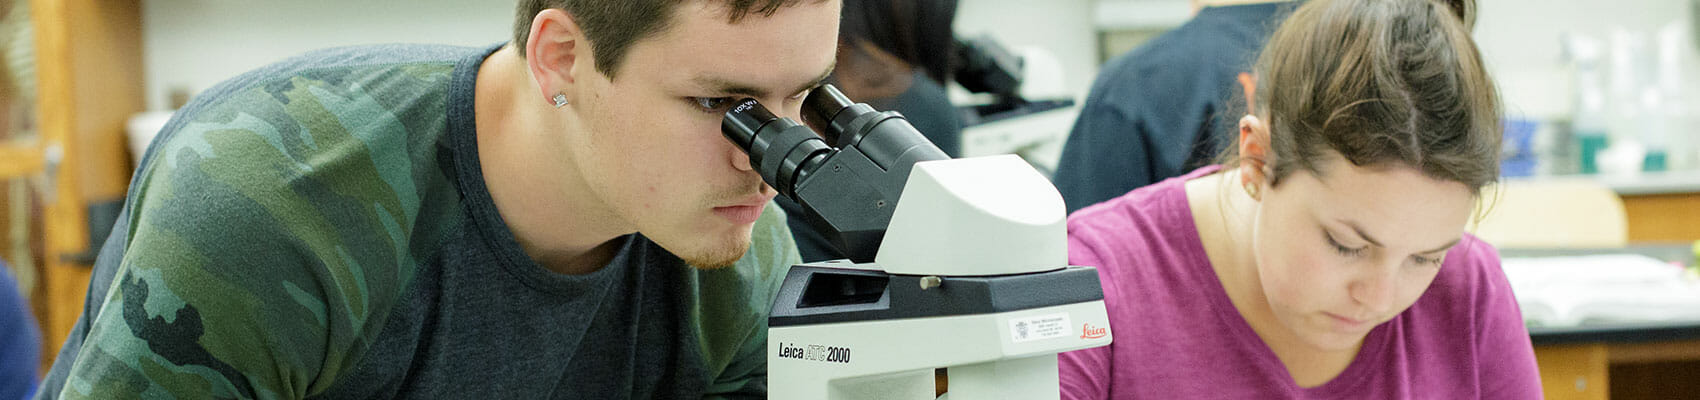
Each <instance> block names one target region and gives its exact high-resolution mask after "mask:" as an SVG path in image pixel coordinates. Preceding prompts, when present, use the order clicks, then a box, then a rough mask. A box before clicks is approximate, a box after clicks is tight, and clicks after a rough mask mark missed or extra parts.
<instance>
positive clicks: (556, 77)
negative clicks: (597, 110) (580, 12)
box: [525, 8, 594, 105]
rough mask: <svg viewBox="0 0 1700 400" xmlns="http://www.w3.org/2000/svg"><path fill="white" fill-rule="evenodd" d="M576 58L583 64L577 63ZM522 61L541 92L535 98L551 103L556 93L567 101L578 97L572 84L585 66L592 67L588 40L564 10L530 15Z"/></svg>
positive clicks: (549, 10)
mask: <svg viewBox="0 0 1700 400" xmlns="http://www.w3.org/2000/svg"><path fill="white" fill-rule="evenodd" d="M579 61H584V62H585V64H584V65H580V64H579ZM525 62H526V67H527V68H529V69H530V70H531V79H532V81H533V82H535V83H536V84H537V88H538V89H539V90H541V91H542V93H540V94H541V95H542V96H540V97H538V99H540V100H541V101H543V102H546V103H549V104H551V105H553V104H554V100H553V99H554V97H555V95H557V94H564V95H566V96H567V99H568V100H576V99H577V96H576V95H575V94H574V93H573V92H574V91H573V90H572V89H573V86H574V84H575V83H577V82H578V76H579V74H581V73H583V72H582V71H584V68H587V67H591V66H592V65H591V63H593V62H594V61H593V60H592V58H591V57H590V43H589V42H587V41H585V38H584V31H582V30H580V29H579V26H578V22H577V21H575V20H573V17H572V15H571V14H567V12H566V11H564V10H561V9H558V8H552V9H547V10H543V12H539V13H537V16H535V17H532V19H531V36H530V38H529V40H527V41H526V42H525Z"/></svg>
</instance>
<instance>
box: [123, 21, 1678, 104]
mask: <svg viewBox="0 0 1700 400" xmlns="http://www.w3.org/2000/svg"><path fill="white" fill-rule="evenodd" d="M849 1H855V0H849ZM960 1H961V3H960V4H959V6H958V14H957V19H956V30H957V32H958V33H959V34H963V35H975V34H982V33H984V34H990V35H992V36H993V37H995V38H997V39H998V40H999V41H1001V42H1003V43H1004V44H1006V45H1009V46H1012V47H1013V46H1032V47H1040V48H1043V49H1045V50H1047V51H1049V52H1050V53H1052V54H1053V55H1054V56H1056V59H1057V61H1058V62H1059V64H1060V69H1061V70H1062V74H1063V76H1062V77H1061V79H1062V83H1061V84H1062V86H1063V87H1064V90H1066V91H1069V92H1072V93H1073V94H1074V96H1076V97H1083V96H1085V94H1086V91H1087V90H1088V89H1089V87H1090V85H1091V83H1092V78H1093V77H1094V76H1095V75H1096V74H1097V72H1098V63H1097V46H1098V43H1097V42H1098V38H1097V27H1096V26H1094V25H1095V23H1094V21H1099V20H1103V19H1104V16H1100V15H1096V14H1097V11H1096V9H1097V7H1096V6H1097V3H1100V2H1103V3H1142V4H1143V5H1147V6H1149V5H1158V7H1157V8H1161V5H1163V4H1168V3H1174V4H1184V3H1185V2H1186V0H1048V1H1032V0H960ZM1477 4H1478V5H1479V6H1480V7H1481V18H1480V20H1479V21H1478V23H1477V28H1476V32H1475V33H1476V39H1477V41H1478V43H1479V45H1480V46H1481V49H1482V52H1483V54H1484V57H1486V59H1487V62H1488V65H1489V68H1490V69H1491V70H1492V72H1493V74H1494V77H1495V78H1496V79H1497V80H1498V82H1499V84H1500V86H1501V87H1502V89H1503V94H1504V97H1505V102H1506V104H1507V106H1508V111H1510V112H1512V113H1515V114H1521V115H1528V116H1533V117H1540V118H1547V117H1553V116H1561V115H1564V114H1566V113H1568V112H1569V101H1568V97H1567V96H1568V90H1569V84H1568V82H1566V81H1565V79H1564V77H1563V75H1562V73H1561V71H1562V69H1561V68H1560V65H1559V64H1558V62H1559V61H1558V59H1559V44H1558V37H1559V34H1560V32H1564V31H1575V32H1582V33H1588V34H1594V35H1597V36H1601V37H1604V35H1605V34H1606V33H1607V32H1609V31H1610V29H1611V28H1612V27H1614V26H1627V27H1639V28H1642V29H1651V27H1656V26H1659V25H1662V24H1664V23H1668V22H1670V21H1673V20H1675V19H1676V18H1678V17H1679V16H1682V15H1685V14H1686V13H1687V12H1688V11H1687V7H1686V2H1685V0H1617V1H1600V0H1479V1H1478V3H1477ZM512 9H513V7H512V1H511V0H510V1H497V2H490V1H465V0H415V1H399V0H382V1H332V0H295V1H288V2H278V1H260V0H144V2H143V20H144V24H143V42H144V46H145V51H144V56H143V57H144V62H145V64H146V65H145V66H144V67H145V71H146V72H145V78H146V82H145V88H146V93H147V102H148V103H147V104H148V107H149V108H150V109H155V110H158V109H163V108H165V107H166V106H167V105H168V104H167V100H166V98H167V93H168V92H169V90H170V89H169V88H173V87H181V88H185V89H188V90H190V91H191V92H198V91H200V90H204V89H206V88H208V87H210V86H212V85H213V84H216V83H218V82H219V81H222V80H224V79H227V78H230V77H232V76H235V75H236V74H239V73H241V72H244V71H247V70H250V69H253V68H257V67H259V66H262V65H265V64H267V63H270V62H272V61H276V60H278V59H281V58H284V57H288V56H290V55H294V54H297V53H300V52H303V51H307V50H311V49H317V48H322V47H329V46H338V45H351V44H364V43H387V42H424V43H449V44H461V45H484V44H491V43H496V42H499V41H502V40H505V39H506V37H507V36H508V30H509V26H510V25H511V23H512V20H511V13H512ZM1099 22H1100V23H1101V21H1099ZM1695 80H1700V78H1697V79H1695Z"/></svg>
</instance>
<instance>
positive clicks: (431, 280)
mask: <svg viewBox="0 0 1700 400" xmlns="http://www.w3.org/2000/svg"><path fill="white" fill-rule="evenodd" d="M499 47H500V46H492V47H488V48H460V47H447V46H420V45H389V46H369V47H353V48H340V49H330V50H324V51H318V52H314V53H309V54H306V55H303V56H300V57H297V58H293V59H290V60H286V61H284V62H281V63H278V64H274V65H272V66H269V67H266V68H263V69H261V70H258V71H255V72H251V73H248V74H245V75H243V76H240V77H237V78H235V79H233V80H231V81H227V82H225V83H222V84H220V85H219V86H217V87H214V88H213V89H211V90H209V91H208V93H207V94H205V95H203V96H201V97H200V98H198V99H196V100H195V101H194V102H192V103H191V104H190V105H188V106H187V107H185V108H184V109H183V110H181V111H180V112H179V113H178V115H177V116H176V117H175V118H174V119H173V120H172V121H171V122H170V123H168V124H167V126H166V127H165V129H164V131H163V132H162V133H161V135H160V137H159V138H158V139H156V140H155V142H154V143H153V146H152V147H151V148H150V150H149V151H148V154H147V155H146V156H145V157H144V159H143V162H142V165H141V167H140V169H139V170H138V171H137V174H136V177H135V178H134V180H133V181H132V182H131V185H130V191H129V193H128V198H127V199H126V201H125V206H124V212H123V214H122V215H121V216H120V218H119V222H118V224H117V226H115V227H114V229H113V234H112V237H111V239H109V240H108V241H107V243H106V244H105V245H104V246H103V247H102V250H101V255H100V257H99V261H98V262H97V263H96V266H95V271H94V277H93V279H92V280H91V282H90V285H89V294H88V297H87V304H86V305H85V309H84V312H83V317H82V318H81V319H80V320H79V321H78V323H77V326H76V327H75V330H74V331H73V332H72V335H71V337H70V339H68V340H67V342H66V343H65V347H64V349H63V351H61V352H60V354H59V358H58V359H57V360H56V362H55V363H54V366H53V369H52V371H51V372H50V373H49V375H48V377H47V379H46V380H45V381H44V382H43V387H42V389H41V391H40V394H39V395H38V397H37V398H39V399H53V398H61V397H62V398H95V399H114V398H173V397H175V398H196V399H200V398H261V399H294V398H329V399H339V398H362V399H364V398H557V399H577V398H585V399H652V398H653V399H683V398H762V397H763V396H765V391H766V386H765V385H766V358H765V351H766V332H767V319H766V316H767V310H768V307H769V304H770V303H771V302H772V299H773V296H774V293H775V292H776V291H777V290H778V284H779V281H780V280H781V279H783V276H784V269H785V267H786V266H788V265H790V264H792V263H795V262H796V261H797V254H796V248H795V246H794V245H793V243H792V241H791V234H790V233H789V231H788V230H787V229H786V225H785V223H784V216H783V214H782V212H780V211H779V210H778V208H777V207H774V206H771V205H770V206H769V207H768V212H767V213H765V214H764V215H763V217H762V219H761V220H760V221H759V222H757V224H756V227H755V235H754V237H755V242H754V244H753V245H752V246H751V248H750V250H749V252H748V253H747V254H745V255H744V258H743V259H742V260H740V261H739V262H738V263H737V265H736V266H734V267H731V268H723V269H716V270H699V269H695V268H691V267H689V266H687V265H685V264H684V262H683V261H681V260H680V259H679V258H677V257H675V256H673V255H672V254H670V253H668V252H667V251H665V250H663V249H662V248H660V247H659V246H657V245H656V244H655V243H653V242H651V241H649V240H648V239H646V238H644V237H643V236H642V235H641V234H633V235H627V236H625V237H621V238H618V239H616V240H617V241H618V244H619V245H620V246H621V250H620V251H619V253H618V255H616V256H615V258H614V260H613V261H612V262H611V263H610V264H609V265H608V266H606V267H605V268H602V269H601V270H598V271H597V272H593V273H590V274H587V275H579V276H569V275H560V274H554V273H550V272H547V270H545V269H543V268H542V267H540V266H538V265H537V264H536V263H535V262H533V261H532V260H531V259H530V258H529V257H527V256H526V255H525V254H524V253H523V252H522V251H521V250H520V248H519V245H518V244H517V243H516V242H515V240H514V238H513V236H512V234H511V233H510V231H509V230H508V228H507V226H506V225H505V224H504V223H503V222H502V219H501V216H500V215H498V214H497V212H496V208H495V205H494V203H493V202H492V201H491V199H490V196H489V193H488V192H487V191H486V190H485V187H484V181H483V177H482V175H481V172H480V168H479V161H478V153H477V149H476V148H475V146H476V140H475V137H474V130H473V126H474V122H473V111H472V110H473V86H474V83H475V82H476V79H475V78H476V76H477V70H478V67H479V65H480V64H481V62H482V61H483V60H484V58H485V57H487V56H488V55H489V54H490V53H492V52H493V51H495V50H496V49H498V48H499Z"/></svg>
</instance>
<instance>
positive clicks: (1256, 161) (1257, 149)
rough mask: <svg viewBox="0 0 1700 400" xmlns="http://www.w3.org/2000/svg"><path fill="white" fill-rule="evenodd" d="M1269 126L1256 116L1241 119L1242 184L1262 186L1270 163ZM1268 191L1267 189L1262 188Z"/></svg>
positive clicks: (1266, 180)
mask: <svg viewBox="0 0 1700 400" xmlns="http://www.w3.org/2000/svg"><path fill="white" fill-rule="evenodd" d="M1269 156H1270V153H1269V125H1268V124H1266V123H1264V122H1263V120H1262V119H1259V118H1257V116H1255V115H1246V116H1244V117H1241V118H1240V160H1239V161H1240V167H1239V168H1240V180H1241V182H1240V184H1241V185H1245V184H1255V185H1259V186H1262V185H1264V184H1265V183H1267V182H1268V177H1267V176H1265V172H1266V171H1268V168H1267V167H1268V161H1269ZM1260 189H1267V188H1260Z"/></svg>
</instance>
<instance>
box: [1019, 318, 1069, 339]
mask: <svg viewBox="0 0 1700 400" xmlns="http://www.w3.org/2000/svg"><path fill="white" fill-rule="evenodd" d="M1073 326H1074V324H1071V323H1069V322H1068V314H1046V315H1040V316H1035V317H1026V318H1016V319H1011V320H1009V339H1010V341H1012V342H1015V343H1021V342H1027V341H1033V340H1042V339H1050V338H1056V337H1064V336H1069V332H1070V331H1069V329H1070V328H1071V327H1073Z"/></svg>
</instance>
